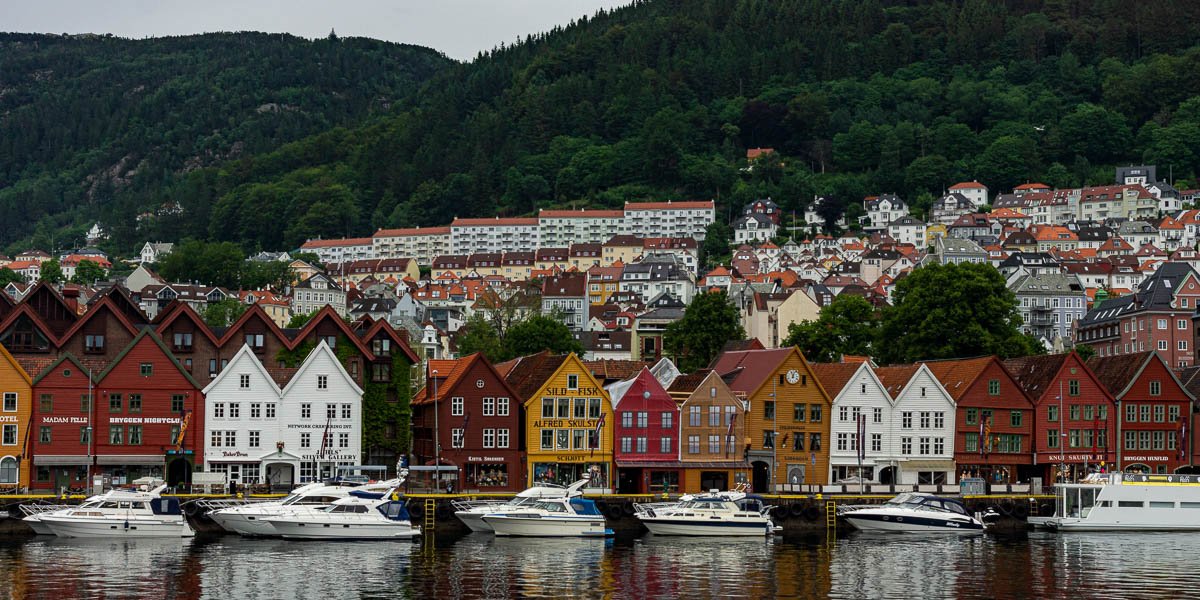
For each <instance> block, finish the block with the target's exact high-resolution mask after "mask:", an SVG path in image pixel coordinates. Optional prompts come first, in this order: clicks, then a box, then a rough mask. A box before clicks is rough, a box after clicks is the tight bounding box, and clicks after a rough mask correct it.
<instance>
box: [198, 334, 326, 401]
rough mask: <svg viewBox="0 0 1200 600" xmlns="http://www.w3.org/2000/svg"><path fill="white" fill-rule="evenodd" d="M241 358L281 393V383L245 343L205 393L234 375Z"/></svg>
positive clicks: (211, 382) (276, 391) (275, 390)
mask: <svg viewBox="0 0 1200 600" xmlns="http://www.w3.org/2000/svg"><path fill="white" fill-rule="evenodd" d="M322 343H324V342H322ZM241 360H246V361H249V362H250V363H251V365H253V368H254V370H256V371H258V374H259V375H261V376H262V378H263V379H264V380H266V381H269V382H271V386H272V390H274V392H275V393H276V394H279V383H278V382H276V381H275V378H274V377H272V376H271V373H270V372H268V371H267V368H266V367H265V366H263V364H262V361H261V360H259V359H258V357H257V356H255V355H254V351H253V350H251V349H250V346H247V345H245V344H243V345H242V347H241V348H238V351H237V353H236V354H234V355H233V358H231V359H229V364H227V365H225V368H223V369H221V372H220V373H218V374H217V376H216V377H214V378H213V380H212V381H210V382H208V385H206V386H204V390H203V391H204V395H206V396H207V395H208V393H209V391H210V390H212V389H213V388H215V387H216V386H218V385H220V383H221V382H222V381H224V380H225V378H226V377H233V376H234V371H235V370H236V369H232V368H230V367H233V366H234V365H236V364H238V361H241ZM239 375H240V373H239Z"/></svg>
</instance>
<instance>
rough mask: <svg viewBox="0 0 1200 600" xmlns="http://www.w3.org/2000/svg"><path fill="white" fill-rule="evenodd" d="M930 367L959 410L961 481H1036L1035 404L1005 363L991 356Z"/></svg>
mask: <svg viewBox="0 0 1200 600" xmlns="http://www.w3.org/2000/svg"><path fill="white" fill-rule="evenodd" d="M925 364H926V365H927V366H928V367H929V370H930V371H932V372H933V375H934V377H937V378H938V381H939V382H941V384H942V387H943V388H945V389H946V391H947V392H949V393H950V395H951V396H952V397H953V398H954V402H955V405H956V406H957V407H958V408H957V410H956V411H955V414H954V430H955V435H954V462H955V463H956V464H957V465H958V478H959V479H960V480H961V479H962V478H963V477H983V478H984V479H986V480H987V481H988V482H989V483H1015V482H1019V481H1020V482H1025V481H1029V479H1030V477H1033V476H1035V475H1036V474H1037V470H1036V469H1035V468H1034V466H1033V444H1032V442H1033V440H1032V435H1033V422H1034V420H1035V419H1034V415H1033V403H1032V402H1030V401H1029V397H1028V396H1026V395H1025V391H1024V390H1023V389H1022V388H1021V385H1020V384H1019V383H1017V381H1016V380H1015V379H1013V377H1012V375H1011V374H1009V372H1008V370H1007V369H1005V368H1004V363H1002V362H1000V359H998V358H996V357H994V356H989V357H984V358H970V359H963V360H942V361H930V362H927V363H925Z"/></svg>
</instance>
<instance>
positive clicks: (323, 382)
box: [247, 375, 329, 390]
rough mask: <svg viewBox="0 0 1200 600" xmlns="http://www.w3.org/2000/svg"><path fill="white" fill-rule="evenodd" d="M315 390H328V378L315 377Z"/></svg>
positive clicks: (325, 376) (323, 376)
mask: <svg viewBox="0 0 1200 600" xmlns="http://www.w3.org/2000/svg"><path fill="white" fill-rule="evenodd" d="M247 383H249V382H247ZM317 389H318V390H327V389H329V376H328V375H317Z"/></svg>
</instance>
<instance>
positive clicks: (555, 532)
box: [483, 478, 613, 537]
mask: <svg viewBox="0 0 1200 600" xmlns="http://www.w3.org/2000/svg"><path fill="white" fill-rule="evenodd" d="M587 481H588V480H587V478H584V479H583V480H582V481H577V482H575V483H573V484H571V487H572V488H573V487H575V486H579V487H583V484H586V483H587ZM567 489H570V488H567ZM483 522H484V523H487V524H488V526H490V527H491V528H492V530H493V531H495V532H496V535H513V536H529V537H580V536H583V537H603V536H608V535H612V534H613V531H612V530H611V529H609V528H608V524H607V523H606V522H605V520H604V515H602V514H600V509H598V508H596V503H595V502H593V501H592V500H588V499H586V498H580V497H574V498H570V497H562V498H541V499H539V500H535V501H533V502H532V503H530V504H529V505H527V506H524V507H522V508H520V509H519V510H512V511H508V512H495V513H488V514H486V515H483Z"/></svg>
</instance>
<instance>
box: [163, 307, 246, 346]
mask: <svg viewBox="0 0 1200 600" xmlns="http://www.w3.org/2000/svg"><path fill="white" fill-rule="evenodd" d="M172 306H174V310H171V312H170V313H168V314H167V316H166V317H165V318H164V317H162V315H159V317H160V319H155V325H154V331H155V333H159V334H161V333H162V332H163V331H165V330H166V329H167V328H168V327H170V326H171V324H172V323H174V322H175V321H177V320H179V319H186V320H188V321H191V322H192V323H193V324H195V325H196V330H197V331H199V332H201V334H202V335H204V337H206V338H208V340H209V341H210V342H212V343H213V345H214V346H218V347H219V346H220V345H221V341H220V340H219V339H217V335H216V334H215V333H213V330H212V328H210V327H209V326H208V324H207V323H205V322H204V319H201V318H200V315H198V314H196V310H195V309H193V308H192V307H191V306H189V305H188V304H187V303H186V302H178V301H175V300H172V301H171V304H168V305H167V308H168V309H169V308H171V307H172ZM247 312H249V310H247ZM242 316H245V315H244V314H243V315H242Z"/></svg>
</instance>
